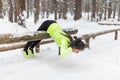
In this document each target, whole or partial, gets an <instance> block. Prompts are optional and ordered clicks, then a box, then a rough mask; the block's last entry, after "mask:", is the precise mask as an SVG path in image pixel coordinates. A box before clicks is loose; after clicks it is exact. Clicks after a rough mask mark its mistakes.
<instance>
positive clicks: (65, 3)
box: [62, 0, 67, 19]
mask: <svg viewBox="0 0 120 80" xmlns="http://www.w3.org/2000/svg"><path fill="white" fill-rule="evenodd" d="M62 11H63V19H67V16H66V13H67V1H66V0H63V10H62Z"/></svg>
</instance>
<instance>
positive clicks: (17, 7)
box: [14, 0, 25, 27]
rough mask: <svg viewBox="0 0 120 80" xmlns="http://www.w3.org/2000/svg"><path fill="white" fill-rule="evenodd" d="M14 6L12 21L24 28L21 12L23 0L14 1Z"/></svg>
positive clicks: (23, 7) (23, 6)
mask: <svg viewBox="0 0 120 80" xmlns="http://www.w3.org/2000/svg"><path fill="white" fill-rule="evenodd" d="M14 4H15V10H14V11H15V12H14V14H15V19H14V21H15V22H17V23H18V24H19V25H21V26H23V27H25V24H24V21H25V16H24V13H23V11H24V10H25V0H14Z"/></svg>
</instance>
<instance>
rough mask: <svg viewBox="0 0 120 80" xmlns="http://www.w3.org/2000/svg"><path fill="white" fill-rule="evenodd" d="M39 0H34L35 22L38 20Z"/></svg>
mask: <svg viewBox="0 0 120 80" xmlns="http://www.w3.org/2000/svg"><path fill="white" fill-rule="evenodd" d="M39 4H40V0H35V4H34V5H35V14H34V22H35V23H37V21H38V20H39V11H40V5H39Z"/></svg>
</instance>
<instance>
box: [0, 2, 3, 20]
mask: <svg viewBox="0 0 120 80" xmlns="http://www.w3.org/2000/svg"><path fill="white" fill-rule="evenodd" d="M0 18H3V16H2V1H1V0H0Z"/></svg>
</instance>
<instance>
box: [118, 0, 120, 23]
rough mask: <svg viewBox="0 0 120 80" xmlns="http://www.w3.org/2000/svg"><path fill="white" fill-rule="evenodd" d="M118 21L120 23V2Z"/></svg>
mask: <svg viewBox="0 0 120 80" xmlns="http://www.w3.org/2000/svg"><path fill="white" fill-rule="evenodd" d="M118 21H120V2H119V10H118Z"/></svg>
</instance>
